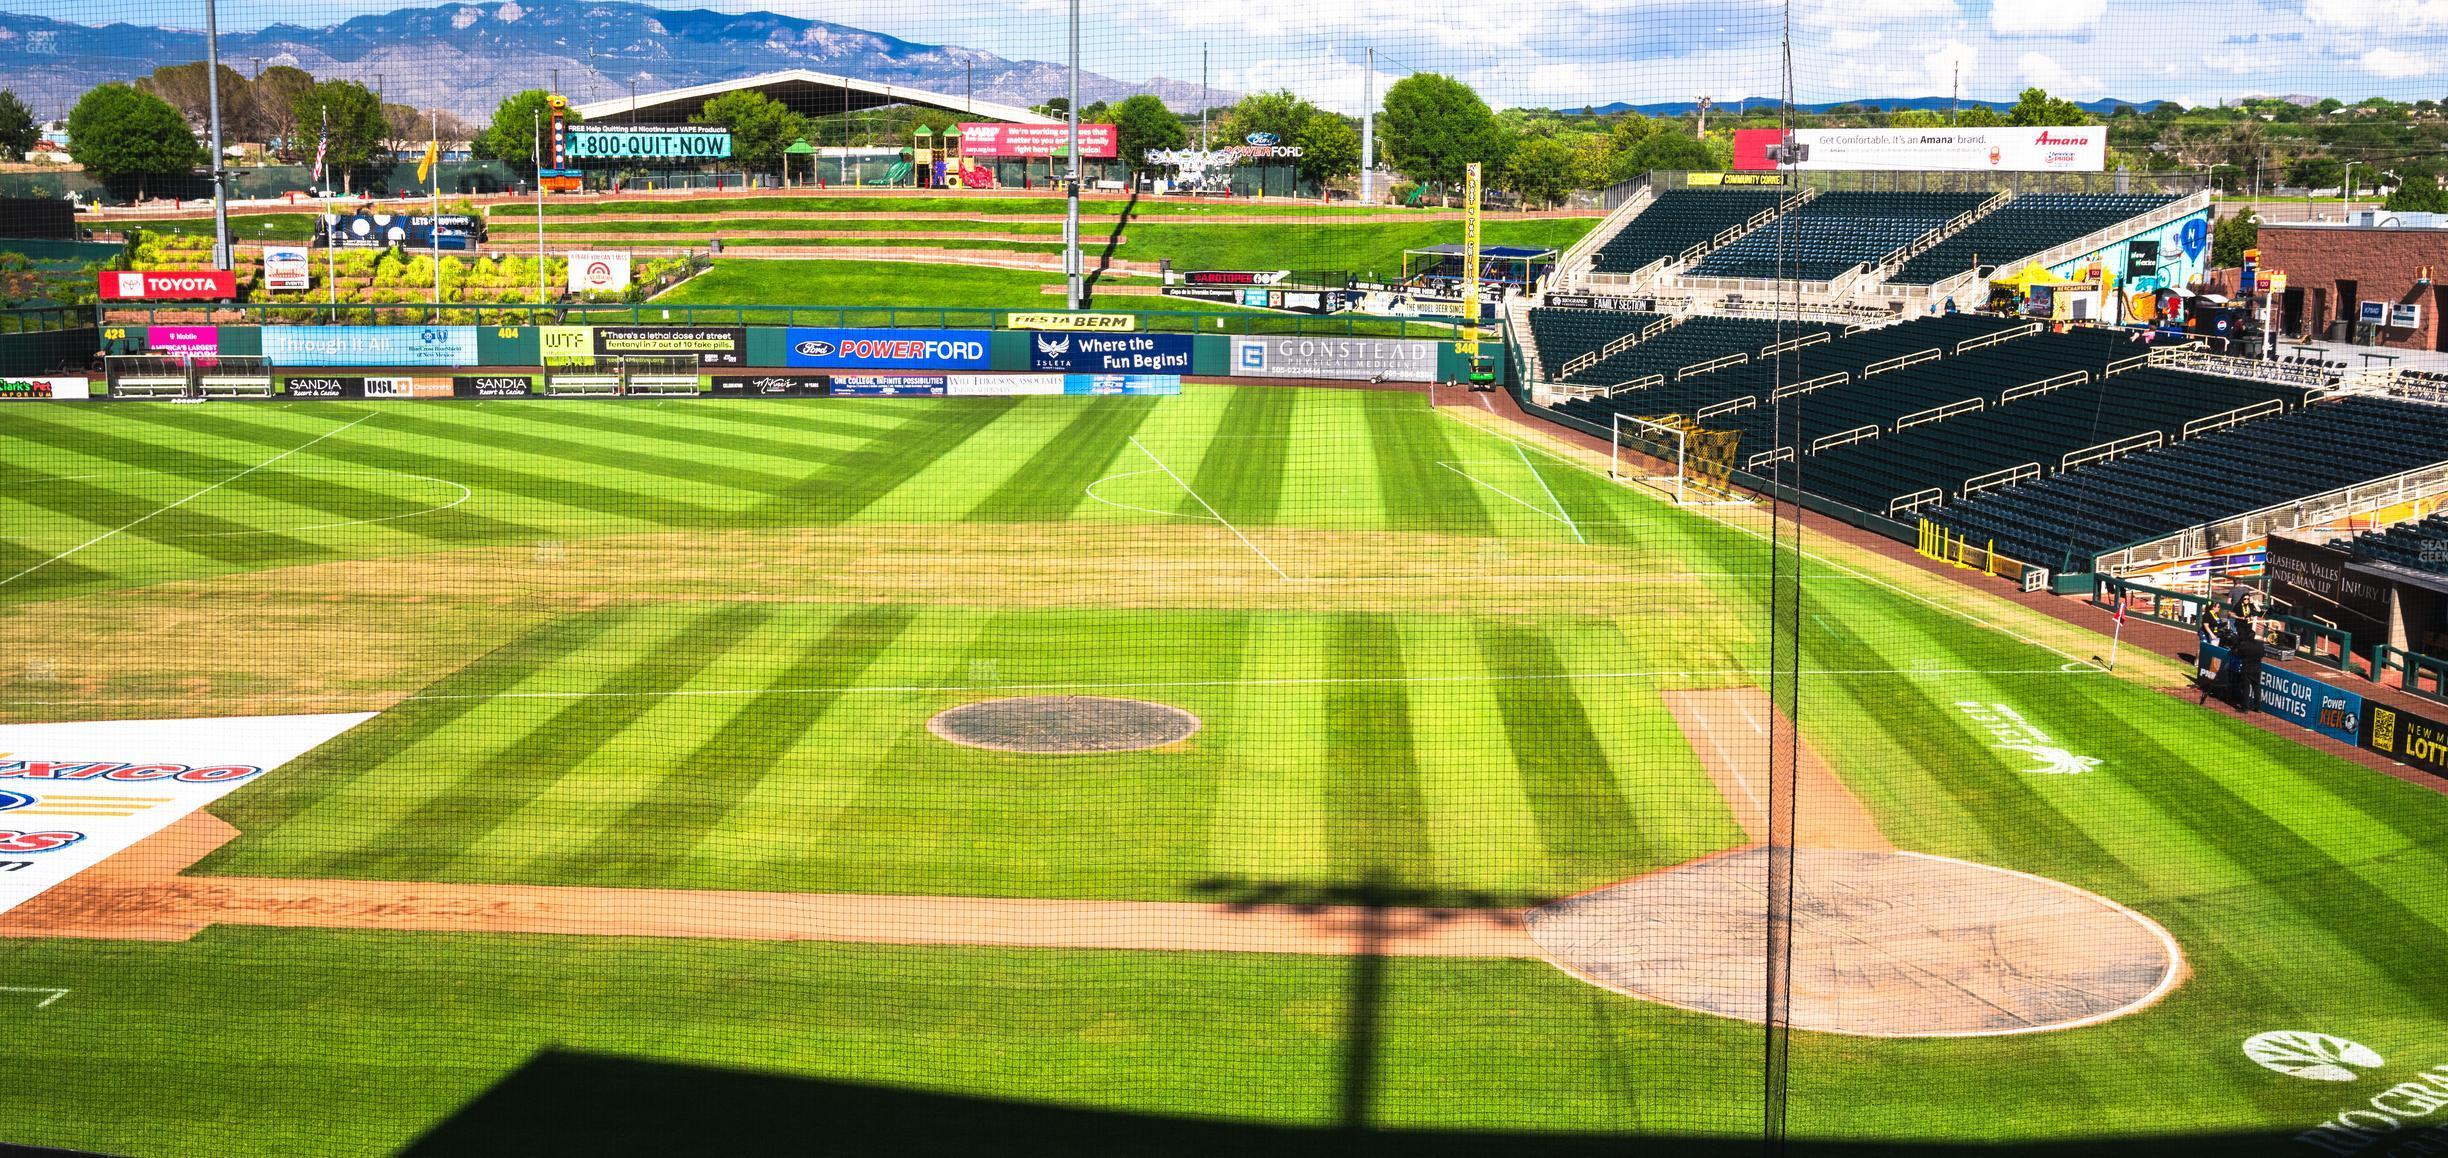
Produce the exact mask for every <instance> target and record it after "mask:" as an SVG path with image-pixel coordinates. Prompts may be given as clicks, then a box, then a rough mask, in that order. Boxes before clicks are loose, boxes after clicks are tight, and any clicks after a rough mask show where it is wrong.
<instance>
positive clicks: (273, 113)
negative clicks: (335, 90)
mask: <svg viewBox="0 0 2448 1158" xmlns="http://www.w3.org/2000/svg"><path fill="white" fill-rule="evenodd" d="M314 83H315V79H314V74H313V73H310V72H307V71H306V70H305V69H302V68H291V67H290V66H288V65H285V64H276V65H273V66H272V67H270V68H267V69H265V70H263V71H262V72H260V73H257V74H256V76H255V80H254V81H253V83H252V84H251V85H250V87H251V88H252V89H253V90H254V94H255V115H256V116H257V117H259V118H261V119H262V121H263V129H264V136H265V137H266V138H267V139H271V138H278V139H279V141H280V143H281V151H282V152H283V153H285V154H287V155H288V156H290V157H292V158H295V157H297V156H298V124H297V98H298V94H299V93H302V92H305V91H306V90H308V89H311V88H313V87H314ZM309 137H310V138H311V134H309ZM305 146H306V154H305V155H306V157H307V158H309V159H311V158H312V157H313V156H314V141H313V140H312V139H309V140H307V141H306V142H305Z"/></svg>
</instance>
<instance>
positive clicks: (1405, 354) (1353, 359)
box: [1232, 337, 1437, 382]
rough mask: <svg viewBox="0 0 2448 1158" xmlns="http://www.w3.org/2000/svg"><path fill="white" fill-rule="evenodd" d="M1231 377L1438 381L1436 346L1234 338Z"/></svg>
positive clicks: (1375, 340) (1383, 340)
mask: <svg viewBox="0 0 2448 1158" xmlns="http://www.w3.org/2000/svg"><path fill="white" fill-rule="evenodd" d="M1232 373H1233V374H1234V376H1236V377H1242V378H1341V379H1360V380H1366V379H1371V378H1377V379H1383V380H1385V381H1389V382H1434V381H1436V378H1437V343H1435V342H1429V341H1414V340H1407V339H1395V338H1284V337H1275V338H1234V339H1233V349H1232Z"/></svg>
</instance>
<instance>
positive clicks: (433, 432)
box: [383, 403, 793, 501]
mask: <svg viewBox="0 0 2448 1158" xmlns="http://www.w3.org/2000/svg"><path fill="white" fill-rule="evenodd" d="M580 404H581V405H583V403H580ZM494 413H495V412H493V411H479V410H473V409H471V410H464V411H461V410H446V409H442V408H428V409H426V410H417V411H413V412H412V413H411V414H409V415H408V416H407V417H403V418H400V419H396V420H394V419H390V418H388V416H387V414H386V418H385V420H384V422H383V425H385V426H386V427H390V428H394V429H397V430H401V431H405V432H408V433H414V434H424V435H427V436H431V437H439V438H445V439H449V440H451V441H454V442H460V443H465V444H468V445H472V446H489V447H492V448H494V449H496V450H502V451H507V452H509V453H512V454H517V455H523V456H526V457H528V458H531V459H535V460H539V461H560V462H572V463H585V464H586V465H588V466H592V467H599V468H602V469H604V470H612V471H620V472H623V473H625V474H634V475H639V476H642V477H645V478H650V479H654V480H658V481H660V482H662V483H664V484H666V485H672V486H675V487H677V488H680V489H696V490H705V489H711V490H716V491H722V492H733V493H736V494H738V495H739V496H740V497H741V499H742V501H745V500H746V499H747V498H749V497H752V496H760V495H766V494H770V493H772V492H773V491H774V490H775V489H777V488H779V487H781V486H783V485H785V484H787V483H789V482H790V481H791V480H792V478H793V476H791V475H786V474H780V473H776V472H773V471H762V470H753V469H750V468H748V467H745V466H742V465H739V463H738V462H737V461H736V460H733V459H724V458H706V457H697V458H687V457H682V456H680V455H676V454H662V453H657V452H655V451H653V450H650V449H648V448H647V447H645V446H603V445H598V444H596V443H591V442H584V441H581V440H579V439H575V438H563V437H557V436H553V435H543V434H530V433H526V432H525V431H524V429H511V428H510V426H509V425H508V424H505V423H500V422H498V421H496V420H494V419H493V417H492V415H493V414H494ZM445 414H447V415H449V417H448V418H442V417H436V415H445ZM531 425H532V423H526V424H522V426H531ZM675 449H676V448H675Z"/></svg>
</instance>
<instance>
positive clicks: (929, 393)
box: [833, 374, 952, 398]
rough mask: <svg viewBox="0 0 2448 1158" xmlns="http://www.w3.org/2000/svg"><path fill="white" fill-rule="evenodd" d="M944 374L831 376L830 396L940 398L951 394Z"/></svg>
mask: <svg viewBox="0 0 2448 1158" xmlns="http://www.w3.org/2000/svg"><path fill="white" fill-rule="evenodd" d="M951 385H952V381H951V376H950V375H947V374H835V375H834V376H833V394H834V395H835V396H836V397H841V398H905V397H942V396H943V395H945V394H948V393H950V392H951Z"/></svg>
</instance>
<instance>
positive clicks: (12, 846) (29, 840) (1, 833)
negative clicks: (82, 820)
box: [0, 828, 85, 854]
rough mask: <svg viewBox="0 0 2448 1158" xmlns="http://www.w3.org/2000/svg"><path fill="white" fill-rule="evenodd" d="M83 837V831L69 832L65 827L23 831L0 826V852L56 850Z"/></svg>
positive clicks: (15, 852)
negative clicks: (44, 830) (45, 830)
mask: <svg viewBox="0 0 2448 1158" xmlns="http://www.w3.org/2000/svg"><path fill="white" fill-rule="evenodd" d="M83 839H85V834H84V833H81V832H69V831H67V830H65V829H53V830H51V831H48V832H23V831H19V830H17V829H13V828H0V853H10V854H17V853H35V852H58V851H59V850H61V849H63V848H66V847H68V846H69V845H72V844H75V843H76V842H78V841H80V840H83Z"/></svg>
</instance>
